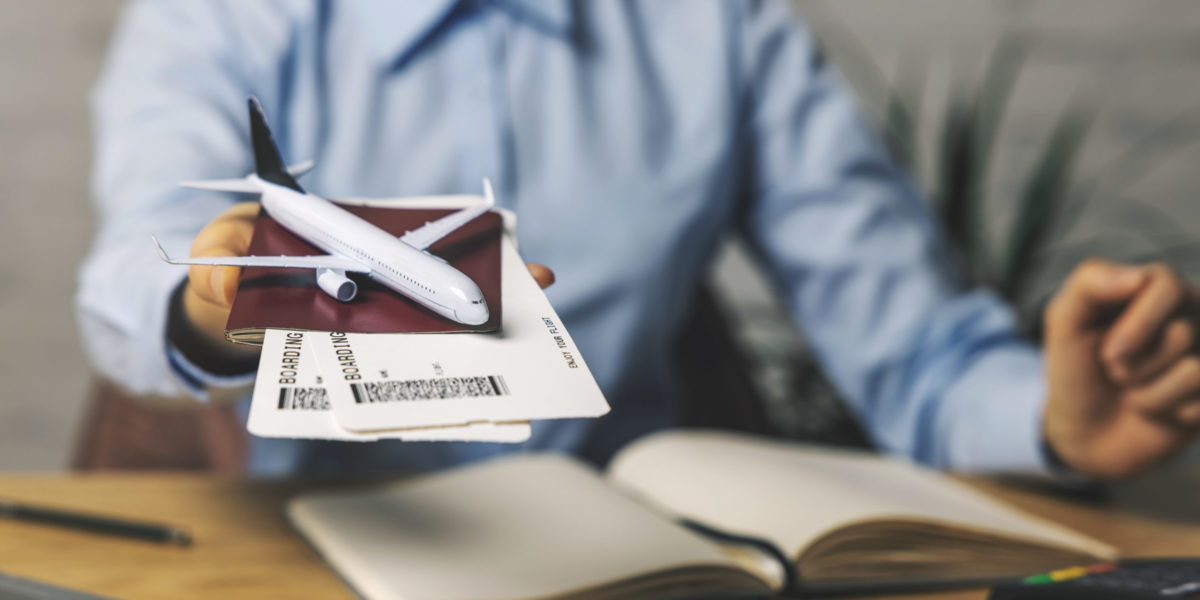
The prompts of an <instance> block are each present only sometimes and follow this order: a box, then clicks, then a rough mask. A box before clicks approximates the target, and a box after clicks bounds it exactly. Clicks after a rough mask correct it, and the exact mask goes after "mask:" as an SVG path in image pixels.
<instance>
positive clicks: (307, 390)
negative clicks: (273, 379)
mask: <svg viewBox="0 0 1200 600" xmlns="http://www.w3.org/2000/svg"><path fill="white" fill-rule="evenodd" d="M279 410H329V396H328V395H327V394H326V393H325V388H321V387H284V388H279Z"/></svg>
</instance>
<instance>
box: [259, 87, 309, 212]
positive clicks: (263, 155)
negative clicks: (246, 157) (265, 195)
mask: <svg viewBox="0 0 1200 600" xmlns="http://www.w3.org/2000/svg"><path fill="white" fill-rule="evenodd" d="M247 104H248V105H249V107H250V141H251V143H252V144H253V146H254V170H255V172H256V173H257V174H258V178H259V179H262V180H263V181H270V182H271V183H274V184H277V185H282V186H284V187H288V188H291V189H293V190H296V191H297V192H301V193H303V192H304V190H303V189H301V187H300V184H298V183H296V180H295V179H294V178H293V177H292V176H291V174H289V173H288V170H287V167H286V166H285V165H284V163H283V159H282V158H280V156H279V147H278V146H276V145H275V139H274V138H273V137H271V130H270V129H269V128H268V127H267V118H266V116H264V115H263V109H262V105H261V104H259V102H258V98H255V97H254V96H251V97H250V99H249V100H247Z"/></svg>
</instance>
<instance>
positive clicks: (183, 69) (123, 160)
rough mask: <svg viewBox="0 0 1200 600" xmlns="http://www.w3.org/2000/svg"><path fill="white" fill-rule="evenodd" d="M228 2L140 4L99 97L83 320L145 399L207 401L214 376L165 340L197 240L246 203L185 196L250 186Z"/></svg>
mask: <svg viewBox="0 0 1200 600" xmlns="http://www.w3.org/2000/svg"><path fill="white" fill-rule="evenodd" d="M221 5H222V3H221V2H211V3H209V2H204V3H201V2H167V1H143V2H137V3H134V4H132V5H130V7H129V8H128V9H127V10H126V12H125V14H124V15H123V17H122V19H121V22H120V24H119V26H118V29H117V31H116V33H115V35H114V38H113V42H112V46H111V48H110V51H109V56H108V58H107V63H106V67H105V69H104V71H103V73H102V75H101V77H100V79H99V81H98V83H97V84H96V87H95V89H94V90H93V95H92V98H91V101H92V102H91V108H92V117H93V123H94V169H93V175H92V177H93V178H92V195H93V201H94V207H95V213H96V217H97V221H98V232H97V235H96V238H95V240H94V242H93V245H92V248H91V250H90V252H89V254H88V256H87V258H86V259H85V262H84V264H83V266H82V268H81V270H80V274H79V289H78V293H77V297H76V314H77V318H78V323H79V329H80V335H81V337H82V341H83V345H84V348H85V351H86V354H87V355H88V357H89V359H90V360H91V362H92V365H93V366H94V368H96V369H97V370H98V371H99V373H101V374H102V375H104V376H106V377H108V378H110V379H112V380H113V381H116V382H118V383H120V384H121V385H123V386H124V387H126V388H127V389H129V390H131V391H133V392H135V393H138V394H150V395H157V396H168V397H175V396H188V395H190V396H193V397H197V398H201V399H203V398H205V397H206V395H207V391H206V388H208V387H209V386H214V385H215V386H223V385H225V386H232V385H238V386H240V385H245V384H246V380H245V378H244V377H243V378H229V377H209V376H207V375H206V374H205V373H204V372H203V371H202V370H201V369H198V368H197V367H196V366H195V365H193V364H191V363H190V362H188V361H187V360H186V358H185V357H183V355H182V354H181V353H180V352H179V351H178V350H177V349H174V348H170V347H169V344H168V343H167V341H166V335H165V331H166V321H167V316H168V304H169V298H170V297H171V294H172V291H173V290H174V289H175V288H176V286H177V285H179V283H180V282H181V281H182V280H183V279H184V278H185V277H186V276H187V271H186V269H184V268H181V267H178V266H174V265H168V264H165V263H164V262H162V261H161V260H159V258H158V255H157V253H156V252H155V250H154V247H153V244H152V243H151V241H150V235H151V234H155V235H157V236H158V238H159V239H160V240H161V242H162V244H163V246H164V247H165V248H166V249H167V251H168V252H170V253H173V254H178V255H185V256H186V255H187V253H188V251H189V249H190V246H191V242H192V239H193V238H194V237H195V235H196V233H198V232H199V231H200V229H202V228H203V227H204V226H205V225H206V224H207V223H208V222H209V221H211V220H212V219H213V218H214V217H215V216H217V215H218V214H220V213H221V212H223V211H224V210H226V209H227V208H228V207H229V206H230V205H231V204H232V203H233V202H235V201H236V200H237V198H234V197H233V196H231V195H228V194H213V193H205V192H197V191H193V190H184V189H181V188H179V187H178V182H179V181H180V180H184V179H202V178H210V177H211V178H217V177H239V176H242V175H244V174H245V173H246V172H247V171H248V170H249V169H250V168H251V165H252V162H251V157H250V156H249V151H248V149H247V147H246V142H245V140H246V137H247V135H248V134H247V132H246V127H247V126H246V125H245V123H244V121H245V115H244V114H242V113H243V111H244V106H245V98H246V95H247V94H248V93H250V92H252V91H254V88H253V87H251V85H250V83H249V77H248V76H247V73H246V70H247V67H246V62H247V61H246V59H245V56H243V51H244V49H243V48H241V47H240V46H239V44H238V40H237V38H236V37H235V36H234V35H233V32H234V31H236V28H235V27H233V26H232V25H231V24H229V23H225V22H223V21H222V19H223V17H224V13H223V11H222V10H221V9H220V6H221Z"/></svg>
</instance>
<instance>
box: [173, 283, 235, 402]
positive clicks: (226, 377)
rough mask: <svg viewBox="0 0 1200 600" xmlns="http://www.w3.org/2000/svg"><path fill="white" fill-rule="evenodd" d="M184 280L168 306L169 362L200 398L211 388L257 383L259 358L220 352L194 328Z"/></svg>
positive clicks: (206, 395)
mask: <svg viewBox="0 0 1200 600" xmlns="http://www.w3.org/2000/svg"><path fill="white" fill-rule="evenodd" d="M186 285H187V281H186V280H184V281H182V282H180V283H179V285H177V286H176V287H175V290H174V291H173V292H172V293H171V298H170V300H169V301H168V302H169V308H168V309H167V326H166V355H167V363H168V364H169V365H170V366H171V370H172V371H174V372H175V374H176V375H177V376H179V379H180V380H181V381H182V382H183V383H184V385H186V386H187V388H188V390H189V391H190V392H191V393H192V395H193V396H195V397H196V398H197V399H198V400H202V401H204V400H208V390H209V389H210V388H226V389H227V388H238V387H245V386H249V385H251V384H253V383H254V378H255V374H256V371H257V368H258V357H257V356H253V357H247V356H236V355H232V354H230V353H226V352H221V351H220V349H219V348H217V347H215V346H214V345H213V343H212V342H211V341H209V340H208V339H207V338H205V337H203V334H201V333H200V332H199V331H196V329H195V328H194V327H192V325H191V323H190V322H189V321H188V319H187V315H186V314H185V313H184V309H183V291H184V286H186Z"/></svg>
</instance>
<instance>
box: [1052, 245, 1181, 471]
mask: <svg viewBox="0 0 1200 600" xmlns="http://www.w3.org/2000/svg"><path fill="white" fill-rule="evenodd" d="M1197 297H1198V295H1197V293H1196V292H1195V290H1193V289H1191V288H1190V287H1188V286H1187V285H1186V284H1185V282H1184V281H1182V280H1181V279H1180V278H1179V276H1178V275H1177V274H1175V272H1174V271H1172V270H1171V269H1170V268H1169V267H1167V266H1165V265H1161V264H1155V265H1146V266H1127V265H1118V264H1115V263H1110V262H1105V261H1099V260H1092V261H1088V262H1086V263H1084V264H1082V265H1081V266H1080V267H1078V268H1077V269H1076V270H1075V271H1074V272H1073V273H1072V275H1071V276H1070V277H1069V278H1068V279H1067V281H1066V283H1065V284H1064V285H1063V288H1062V289H1061V290H1060V291H1059V293H1058V294H1057V295H1056V296H1055V297H1054V299H1053V300H1052V301H1051V303H1050V305H1049V306H1048V307H1047V309H1046V313H1045V333H1046V337H1045V353H1046V370H1047V373H1046V376H1047V381H1048V384H1049V396H1048V400H1047V404H1046V409H1045V414H1044V419H1043V434H1044V435H1045V439H1046V441H1047V443H1048V444H1049V446H1050V447H1051V448H1052V449H1053V450H1054V451H1055V453H1056V454H1057V455H1058V456H1059V458H1061V459H1062V461H1063V462H1065V463H1066V465H1067V466H1069V467H1071V468H1072V469H1074V470H1076V471H1078V472H1080V473H1083V474H1086V475H1090V476H1095V477H1125V476H1129V475H1132V474H1135V473H1137V472H1139V471H1142V470H1144V469H1145V468H1147V467H1149V466H1151V465H1153V464H1155V463H1156V462H1158V461H1160V460H1162V459H1163V458H1166V457H1168V456H1170V455H1171V454H1173V453H1175V452H1176V451H1178V450H1179V449H1181V448H1182V447H1183V446H1184V445H1185V444H1186V443H1187V442H1189V441H1191V440H1192V439H1193V438H1195V437H1196V435H1197V433H1200V356H1197V351H1196V333H1197V322H1196V316H1197V314H1198V313H1197V310H1196V308H1197Z"/></svg>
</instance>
